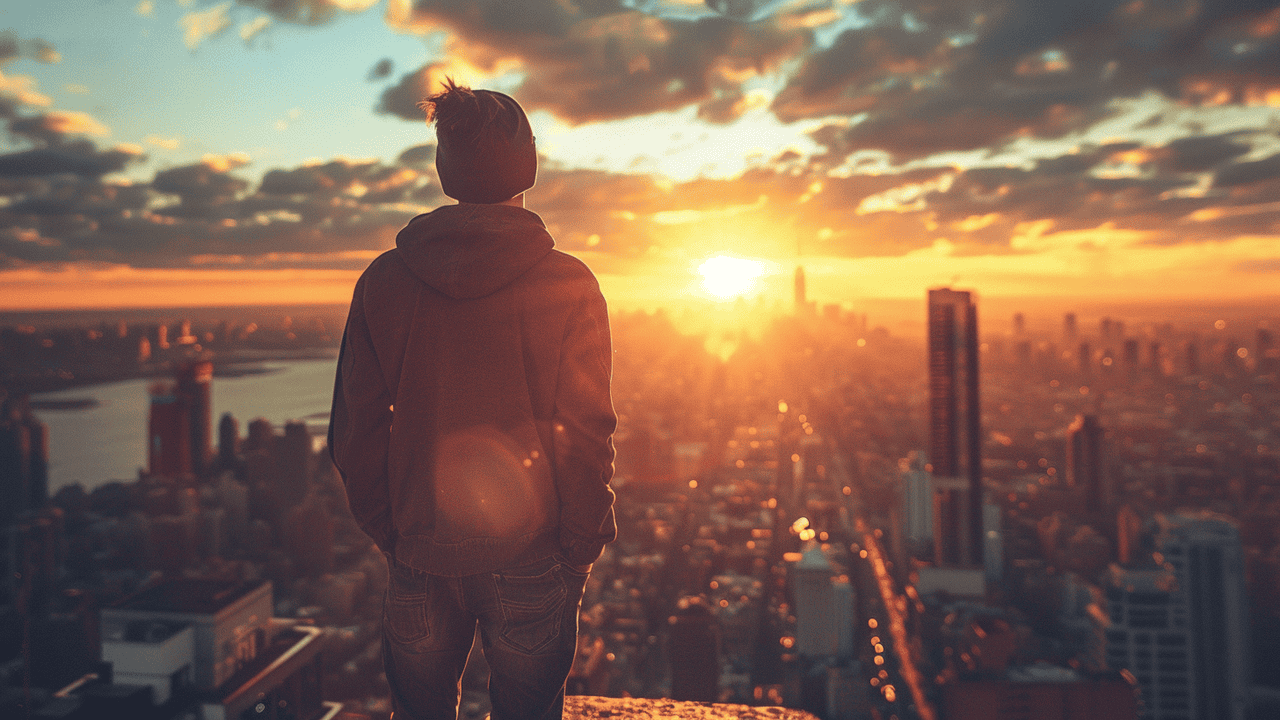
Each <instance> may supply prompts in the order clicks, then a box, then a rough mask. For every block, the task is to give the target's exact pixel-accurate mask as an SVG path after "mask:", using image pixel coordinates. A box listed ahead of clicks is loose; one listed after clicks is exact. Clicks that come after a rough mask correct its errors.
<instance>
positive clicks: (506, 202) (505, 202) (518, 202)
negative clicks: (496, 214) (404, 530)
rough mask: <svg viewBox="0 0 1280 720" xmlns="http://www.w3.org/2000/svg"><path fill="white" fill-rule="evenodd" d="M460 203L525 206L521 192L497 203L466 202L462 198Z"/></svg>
mask: <svg viewBox="0 0 1280 720" xmlns="http://www.w3.org/2000/svg"><path fill="white" fill-rule="evenodd" d="M458 204H459V205H480V204H484V205H511V206H514V207H518V208H522V207H524V193H520V194H519V195H517V196H515V197H513V198H511V199H510V200H503V201H502V202H496V203H465V202H462V201H461V200H459V201H458Z"/></svg>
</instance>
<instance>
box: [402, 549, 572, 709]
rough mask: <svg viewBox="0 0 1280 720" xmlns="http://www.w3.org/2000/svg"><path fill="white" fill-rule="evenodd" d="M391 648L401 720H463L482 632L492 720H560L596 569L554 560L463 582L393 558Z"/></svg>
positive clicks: (466, 579) (557, 559) (554, 557)
mask: <svg viewBox="0 0 1280 720" xmlns="http://www.w3.org/2000/svg"><path fill="white" fill-rule="evenodd" d="M387 563H388V566H389V567H390V571H391V580H390V584H389V585H388V587H387V595H386V599H385V601H384V603H383V617H382V647H383V660H384V663H385V665H386V671H387V681H388V682H389V683H390V684H391V703H392V707H393V709H394V710H395V720H455V719H456V718H457V716H458V700H459V696H460V694H461V690H462V671H463V669H464V668H465V667H466V664H467V654H468V652H469V651H470V649H471V644H472V640H473V639H474V636H475V629H476V624H477V623H479V625H480V639H481V644H482V647H483V649H484V655H485V658H486V659H487V660H488V662H489V669H490V675H489V700H490V703H491V704H492V706H493V712H492V718H493V720H519V719H523V718H529V719H530V720H533V719H535V718H536V719H538V720H544V719H546V720H558V719H559V718H560V717H561V714H562V713H563V710H564V684H565V679H566V678H567V677H568V676H569V668H570V666H571V665H572V664H573V656H574V652H575V651H576V650H577V644H578V613H579V610H580V606H581V604H582V592H583V589H584V588H585V586H586V582H587V577H588V575H589V574H590V567H589V566H587V567H580V566H575V565H570V564H568V563H567V562H565V561H564V560H563V558H560V557H559V556H552V557H548V558H545V559H543V560H539V561H537V562H535V563H533V564H530V565H525V566H522V567H515V568H508V569H504V570H500V571H497V572H492V573H479V574H476V575H466V576H463V577H443V576H439V575H428V574H427V573H424V572H419V571H418V570H415V569H413V568H411V567H409V566H407V565H404V564H401V563H398V562H396V561H395V560H394V559H393V558H390V557H388V560H387Z"/></svg>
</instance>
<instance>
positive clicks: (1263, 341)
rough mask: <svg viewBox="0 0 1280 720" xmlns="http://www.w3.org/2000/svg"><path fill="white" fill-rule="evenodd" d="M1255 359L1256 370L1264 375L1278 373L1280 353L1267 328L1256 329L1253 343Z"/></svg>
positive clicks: (1279, 370)
mask: <svg viewBox="0 0 1280 720" xmlns="http://www.w3.org/2000/svg"><path fill="white" fill-rule="evenodd" d="M1253 351H1254V355H1255V356H1256V357H1257V362H1258V365H1257V370H1258V372H1259V373H1261V374H1264V375H1270V374H1273V373H1276V372H1280V351H1277V349H1276V342H1275V335H1273V334H1272V333H1271V331H1270V330H1268V329H1267V328H1258V331H1257V334H1256V336H1255V338H1254V343H1253Z"/></svg>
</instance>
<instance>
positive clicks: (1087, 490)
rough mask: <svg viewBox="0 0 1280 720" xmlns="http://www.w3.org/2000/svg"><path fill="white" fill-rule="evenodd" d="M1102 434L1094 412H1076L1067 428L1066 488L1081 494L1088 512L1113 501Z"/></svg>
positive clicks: (1098, 510)
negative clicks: (1082, 413)
mask: <svg viewBox="0 0 1280 720" xmlns="http://www.w3.org/2000/svg"><path fill="white" fill-rule="evenodd" d="M1105 437H1106V431H1105V430H1103V428H1102V424H1101V423H1099V422H1098V416H1096V415H1077V416H1076V419H1075V421H1074V422H1072V423H1071V425H1070V426H1069V427H1068V428H1067V468H1066V470H1067V472H1066V479H1067V487H1069V488H1074V489H1075V490H1076V492H1080V493H1083V494H1084V506H1085V509H1086V510H1087V511H1089V512H1091V513H1096V512H1100V511H1102V510H1105V509H1107V508H1109V507H1111V505H1112V503H1113V502H1114V501H1115V498H1114V497H1113V495H1114V493H1113V491H1112V487H1111V478H1110V476H1109V474H1108V473H1107V467H1106V463H1107V458H1106V453H1105V452H1104V449H1103V447H1104V439H1105Z"/></svg>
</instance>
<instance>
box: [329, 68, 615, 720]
mask: <svg viewBox="0 0 1280 720" xmlns="http://www.w3.org/2000/svg"><path fill="white" fill-rule="evenodd" d="M423 107H424V109H426V111H427V120H428V122H431V121H432V120H434V122H435V123H436V136H437V139H438V144H437V150H436V161H435V162H436V170H437V172H438V174H439V176H440V184H441V188H442V189H443V191H444V193H445V194H446V195H448V196H449V197H452V198H454V199H456V200H457V201H458V203H457V204H456V205H447V206H442V207H440V208H438V209H436V210H434V211H432V212H429V213H426V214H424V215H419V216H418V217H416V218H414V219H413V220H411V221H410V222H409V224H408V225H407V226H405V228H404V229H403V230H401V231H400V233H399V235H398V236H397V237H396V247H395V248H394V249H392V250H389V251H387V252H385V253H383V254H382V255H381V256H379V257H378V258H377V259H376V260H374V261H373V263H372V264H370V265H369V267H368V269H367V270H365V272H364V274H363V275H362V276H361V277H360V279H359V281H358V282H357V283H356V288H355V294H354V297H353V298H352V301H351V310H350V313H349V315H348V317H347V326H346V331H345V332H344V335H343V340H342V351H341V355H340V356H339V360H338V372H337V379H336V382H335V387H334V397H333V413H332V417H331V420H330V426H329V447H330V452H331V454H332V457H333V462H334V464H335V465H336V466H337V468H338V470H339V472H340V473H341V475H342V479H343V482H344V483H345V485H346V490H347V498H348V501H349V504H350V506H351V511H352V514H353V515H354V516H355V519H356V521H357V522H358V523H359V524H360V527H361V528H362V529H363V530H364V531H365V532H366V533H367V534H368V535H369V536H370V537H371V538H372V539H373V541H374V542H375V543H376V544H377V545H378V547H379V548H380V549H381V550H382V552H383V553H384V555H385V556H386V558H387V563H388V567H389V569H390V584H389V587H388V589H387V594H386V599H385V602H384V608H383V656H384V662H385V664H386V673H387V680H388V682H389V683H390V685H391V693H392V704H393V707H394V711H395V717H396V720H417V719H422V720H426V719H428V718H430V719H432V720H434V719H436V718H449V719H450V720H452V719H453V718H456V717H457V710H458V700H459V692H460V678H461V676H462V671H463V668H464V667H465V665H466V661H467V655H468V652H469V651H470V648H471V644H472V638H473V636H474V634H475V630H476V627H477V624H478V626H479V630H480V637H481V642H482V645H483V650H484V654H485V657H486V659H487V660H488V662H489V666H490V670H491V675H490V681H489V693H490V700H491V701H492V705H493V712H492V717H493V720H512V719H515V718H559V717H561V713H562V708H563V704H564V684H565V679H566V677H567V676H568V673H569V668H570V665H571V664H572V662H573V655H574V651H575V649H576V646H577V622H578V613H579V608H580V604H581V601H582V593H583V589H584V587H585V584H586V580H587V577H588V574H589V573H590V570H591V565H592V563H593V562H594V561H595V560H596V559H597V558H598V557H599V555H600V553H601V551H602V549H603V548H604V545H605V544H606V543H608V542H611V541H612V540H613V539H614V536H615V535H616V526H615V523H614V516H613V499H614V495H613V491H612V490H611V489H610V488H609V480H610V478H611V477H612V475H613V441H612V434H613V431H614V428H615V426H616V424H617V419H616V417H615V415H614V412H613V406H612V403H611V401H610V396H609V381H610V373H611V366H612V363H611V350H610V339H609V325H608V317H607V314H606V310H605V301H604V297H603V296H602V295H601V293H600V289H599V285H598V284H597V282H596V279H595V277H594V276H593V275H592V273H591V271H590V270H589V269H587V267H586V265H584V264H583V263H582V262H581V261H579V260H577V259H575V258H573V257H571V256H569V255H566V254H564V253H562V252H559V251H557V250H554V249H553V246H554V242H553V240H552V238H551V235H550V234H549V233H548V232H547V229H546V227H545V226H544V224H543V223H542V220H541V219H540V218H539V217H538V215H536V214H534V213H533V212H530V211H528V210H526V209H524V192H525V191H526V190H528V189H529V188H531V187H532V186H533V184H534V180H535V177H536V173H537V151H536V148H535V145H534V138H533V133H532V130H531V128H530V126H529V121H528V119H527V118H526V117H525V114H524V111H523V110H522V109H521V108H520V105H519V104H518V103H517V102H516V101H515V100H514V99H512V98H510V97H508V96H507V95H504V94H502V93H498V92H492V91H488V90H474V91H473V90H470V89H468V88H466V87H462V86H458V85H456V84H454V82H453V81H452V80H449V81H447V82H446V84H445V88H444V90H443V91H442V92H440V93H438V94H436V95H433V96H431V97H430V98H428V99H427V100H426V101H424V102H423Z"/></svg>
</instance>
